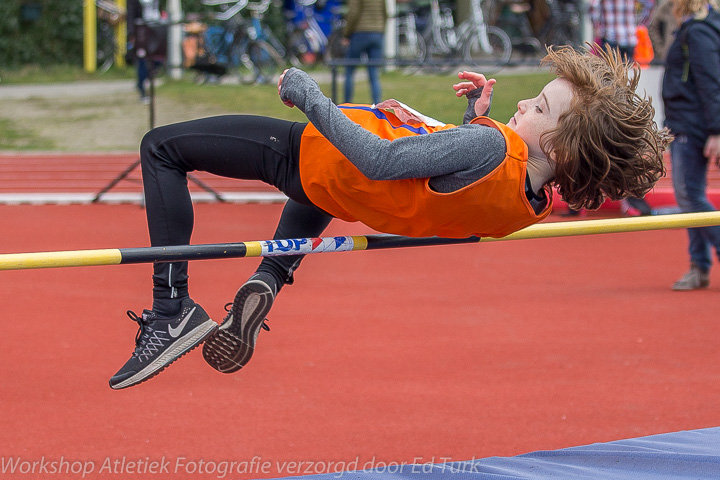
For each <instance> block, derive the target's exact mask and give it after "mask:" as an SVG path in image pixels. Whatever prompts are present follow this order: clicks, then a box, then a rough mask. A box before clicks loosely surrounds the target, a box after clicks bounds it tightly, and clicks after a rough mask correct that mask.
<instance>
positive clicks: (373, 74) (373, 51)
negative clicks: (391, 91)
mask: <svg viewBox="0 0 720 480" xmlns="http://www.w3.org/2000/svg"><path fill="white" fill-rule="evenodd" d="M367 35H368V48H367V55H368V60H370V61H371V62H373V61H374V62H379V61H381V60H382V59H383V34H382V33H368V34H367ZM380 68H381V67H380V66H379V65H368V79H369V80H370V93H371V95H372V101H373V103H380V102H381V101H382V93H381V87H380Z"/></svg>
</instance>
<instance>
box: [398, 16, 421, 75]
mask: <svg viewBox="0 0 720 480" xmlns="http://www.w3.org/2000/svg"><path fill="white" fill-rule="evenodd" d="M426 55H427V48H426V47H425V39H424V38H423V37H422V35H420V34H419V33H418V32H417V31H415V32H410V31H408V30H407V29H404V28H403V29H398V38H397V56H396V58H397V60H398V63H399V66H400V68H401V69H402V71H403V73H405V74H406V75H412V74H413V73H415V72H417V71H418V70H419V69H420V67H421V66H422V64H423V62H424V61H425V56H426Z"/></svg>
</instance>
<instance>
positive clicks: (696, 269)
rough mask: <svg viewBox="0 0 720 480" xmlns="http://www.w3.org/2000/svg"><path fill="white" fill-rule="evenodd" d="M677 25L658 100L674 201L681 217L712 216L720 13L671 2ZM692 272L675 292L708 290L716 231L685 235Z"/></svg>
mask: <svg viewBox="0 0 720 480" xmlns="http://www.w3.org/2000/svg"><path fill="white" fill-rule="evenodd" d="M673 4H674V8H673V13H674V14H675V18H676V19H677V21H678V24H679V25H680V27H679V29H678V31H677V33H676V35H675V40H674V41H673V43H672V45H670V48H669V49H668V53H667V60H666V64H665V75H664V77H663V90H662V97H663V103H664V106H665V125H666V126H667V127H668V128H669V129H670V130H671V131H672V133H673V134H674V135H675V140H674V141H673V143H672V144H671V145H670V154H671V156H672V180H673V188H674V189H675V198H676V200H677V202H678V206H679V207H680V209H681V210H682V211H683V212H686V213H687V212H707V211H714V210H715V206H714V205H712V204H711V203H710V201H709V200H708V197H707V192H706V190H707V172H708V165H709V164H710V163H714V164H715V165H716V166H718V167H720V13H718V4H717V0H709V1H708V0H673ZM688 236H689V248H688V250H689V253H690V270H689V271H688V272H687V273H686V274H685V275H683V276H682V277H681V278H680V280H678V281H677V282H675V284H674V285H673V290H696V289H700V288H707V287H708V286H709V285H710V267H711V265H712V249H714V250H715V251H716V252H717V254H718V257H720V226H714V227H701V228H691V229H688Z"/></svg>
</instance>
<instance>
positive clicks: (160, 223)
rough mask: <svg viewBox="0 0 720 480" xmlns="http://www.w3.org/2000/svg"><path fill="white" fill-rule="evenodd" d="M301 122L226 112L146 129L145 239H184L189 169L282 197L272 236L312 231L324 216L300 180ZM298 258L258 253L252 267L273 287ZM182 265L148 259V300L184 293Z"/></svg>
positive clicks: (190, 218) (324, 222) (188, 222)
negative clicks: (265, 187)
mask: <svg viewBox="0 0 720 480" xmlns="http://www.w3.org/2000/svg"><path fill="white" fill-rule="evenodd" d="M304 128H305V124H302V123H294V122H288V121H284V120H276V119H272V118H265V117H256V116H243V115H232V116H220V117H211V118H205V119H200V120H193V121H189V122H183V123H178V124H174V125H168V126H164V127H159V128H156V129H154V130H152V131H150V132H149V133H148V134H146V135H145V137H144V138H143V141H142V144H141V146H140V158H141V160H142V173H143V184H144V188H145V203H146V209H147V220H148V228H149V231H150V243H151V244H152V245H153V246H170V245H187V244H189V243H190V236H191V234H192V230H193V223H194V215H193V206H192V202H191V199H190V193H189V191H188V184H187V173H188V172H192V171H195V170H200V171H205V172H210V173H213V174H216V175H221V176H224V177H231V178H239V179H244V180H262V181H263V182H265V183H268V184H270V185H273V186H275V187H277V188H278V189H279V190H280V191H281V192H283V193H284V194H285V195H287V196H288V198H289V200H288V202H287V203H286V204H285V207H284V209H283V212H282V215H281V217H280V222H279V224H278V227H277V230H276V231H275V235H274V237H273V238H275V239H282V238H304V237H317V236H320V235H321V234H322V232H323V231H324V230H325V228H326V227H327V226H328V224H329V223H330V220H331V219H332V217H331V216H330V215H328V214H327V213H325V212H324V211H322V210H321V209H319V208H317V207H315V206H314V205H313V204H312V203H311V202H310V200H309V199H308V198H307V196H306V195H305V192H304V191H303V188H302V184H301V183H300V173H299V168H298V159H299V152H300V137H301V135H302V131H303V129H304ZM228 221H232V219H228ZM301 260H302V256H300V255H296V256H287V257H284V256H281V257H265V258H263V260H262V262H261V263H260V266H259V267H258V270H257V271H258V272H264V273H269V274H271V275H272V276H273V277H274V278H275V281H276V282H277V285H276V286H277V289H278V290H279V289H280V288H281V287H282V285H283V284H285V283H292V279H293V272H294V271H295V269H296V268H297V267H298V265H299V264H300V261H301ZM187 267H188V266H187V262H175V263H156V264H154V267H153V268H154V271H153V298H154V299H156V300H157V299H170V298H184V297H186V296H188V275H187Z"/></svg>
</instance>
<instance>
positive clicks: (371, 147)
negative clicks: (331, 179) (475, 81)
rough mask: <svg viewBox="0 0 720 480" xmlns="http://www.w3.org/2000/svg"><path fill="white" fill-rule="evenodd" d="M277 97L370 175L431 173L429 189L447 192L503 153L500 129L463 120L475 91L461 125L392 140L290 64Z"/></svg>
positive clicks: (422, 175) (495, 162)
mask: <svg viewBox="0 0 720 480" xmlns="http://www.w3.org/2000/svg"><path fill="white" fill-rule="evenodd" d="M478 93H479V92H478ZM280 96H281V98H282V100H283V101H290V102H292V103H293V104H294V105H295V106H296V107H298V108H299V109H300V110H301V111H302V112H303V113H305V115H306V116H307V118H308V120H309V121H310V122H312V123H313V125H315V127H316V128H317V129H318V130H319V131H320V133H322V135H323V136H324V137H325V138H327V139H328V140H329V141H330V142H331V143H332V144H333V145H334V146H335V147H336V148H337V149H338V150H340V152H341V153H342V154H343V155H344V156H345V157H346V158H347V159H348V160H349V161H350V162H351V163H352V164H353V165H355V167H357V169H358V170H360V172H361V173H362V174H363V175H365V176H366V177H368V178H370V179H372V180H399V179H405V178H429V179H430V187H431V188H433V189H434V190H436V191H438V192H443V193H447V192H452V191H455V190H458V189H459V188H462V187H464V186H466V185H470V184H471V183H473V182H475V181H476V180H478V179H480V178H482V177H484V176H486V175H487V174H489V173H490V172H492V171H493V170H494V169H495V168H496V167H497V166H498V165H500V164H501V163H502V161H503V159H504V158H505V152H506V146H505V140H504V138H503V136H502V134H501V133H500V132H499V131H497V130H496V129H494V128H488V127H484V126H481V125H475V124H468V123H467V122H468V121H469V120H471V119H472V118H473V117H474V116H475V115H474V104H475V101H476V98H477V96H478V95H477V94H475V95H471V96H470V98H468V103H469V105H468V110H467V112H466V114H465V116H464V121H465V122H466V123H465V124H463V125H458V127H457V128H451V129H448V130H441V131H437V132H433V133H430V134H426V135H415V136H410V137H402V138H397V139H395V140H393V141H390V140H386V139H383V138H380V137H378V136H377V135H375V134H374V133H372V132H369V131H367V130H365V129H364V128H363V127H362V126H360V125H358V124H356V123H355V122H353V121H352V120H350V119H349V118H348V117H347V116H346V115H345V114H343V113H342V111H341V110H340V109H339V108H338V107H337V106H336V105H335V104H334V103H333V102H332V101H331V100H330V99H329V98H327V97H326V96H325V95H323V93H322V91H321V90H320V88H319V87H318V85H317V84H316V83H315V81H314V80H313V79H312V78H311V77H310V76H308V75H307V74H306V73H305V72H303V71H301V70H298V69H295V68H291V69H290V70H289V71H288V72H287V73H286V74H285V78H284V79H283V83H282V86H281V89H280Z"/></svg>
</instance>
